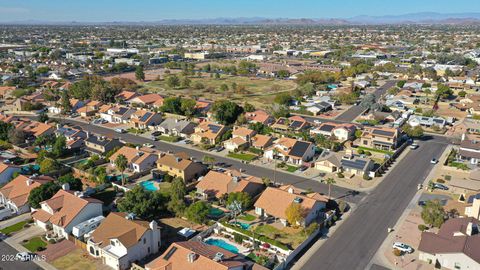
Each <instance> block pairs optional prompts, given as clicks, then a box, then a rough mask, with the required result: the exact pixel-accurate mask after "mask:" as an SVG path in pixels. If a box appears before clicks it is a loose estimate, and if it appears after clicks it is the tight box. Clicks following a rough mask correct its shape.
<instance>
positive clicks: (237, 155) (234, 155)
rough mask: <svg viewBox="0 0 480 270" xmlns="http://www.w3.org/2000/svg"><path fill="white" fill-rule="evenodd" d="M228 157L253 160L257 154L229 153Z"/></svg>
mask: <svg viewBox="0 0 480 270" xmlns="http://www.w3.org/2000/svg"><path fill="white" fill-rule="evenodd" d="M227 157H231V158H236V159H240V160H245V161H252V160H254V159H255V158H256V157H257V156H256V155H254V154H247V153H229V154H228V155H227Z"/></svg>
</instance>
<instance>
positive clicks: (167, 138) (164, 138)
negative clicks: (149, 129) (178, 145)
mask: <svg viewBox="0 0 480 270" xmlns="http://www.w3.org/2000/svg"><path fill="white" fill-rule="evenodd" d="M157 138H158V139H159V140H162V141H166V142H178V141H179V140H180V137H177V136H165V135H161V136H158V137H157Z"/></svg>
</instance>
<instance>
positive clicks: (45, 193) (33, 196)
mask: <svg viewBox="0 0 480 270" xmlns="http://www.w3.org/2000/svg"><path fill="white" fill-rule="evenodd" d="M59 190H60V186H59V185H57V184H56V183H54V182H48V183H45V184H43V185H41V186H39V187H36V188H34V189H32V191H30V194H29V195H28V204H29V205H30V207H32V208H34V209H38V208H40V202H43V201H45V200H48V199H50V198H52V197H53V195H55V193H57V192H58V191H59Z"/></svg>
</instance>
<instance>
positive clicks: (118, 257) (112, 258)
mask: <svg viewBox="0 0 480 270" xmlns="http://www.w3.org/2000/svg"><path fill="white" fill-rule="evenodd" d="M160 245H161V238H160V227H159V226H158V225H157V222H155V221H154V220H153V221H151V222H148V221H143V220H137V219H135V217H134V216H133V215H132V214H127V213H123V212H111V213H110V214H109V215H108V216H107V217H106V218H105V219H104V220H103V221H102V223H101V224H100V226H98V228H96V229H95V230H94V231H93V233H91V235H90V237H89V238H88V240H87V251H88V252H89V253H90V255H91V256H93V257H95V258H101V259H102V262H103V263H104V264H106V265H108V266H110V267H111V268H113V269H117V270H124V269H129V268H130V266H131V264H132V262H135V261H139V260H142V259H143V258H145V257H147V256H149V255H151V254H155V253H157V252H158V250H159V248H160Z"/></svg>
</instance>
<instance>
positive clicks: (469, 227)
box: [465, 222, 473, 236]
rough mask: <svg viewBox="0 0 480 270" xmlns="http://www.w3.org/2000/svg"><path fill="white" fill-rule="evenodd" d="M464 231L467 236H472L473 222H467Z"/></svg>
mask: <svg viewBox="0 0 480 270" xmlns="http://www.w3.org/2000/svg"><path fill="white" fill-rule="evenodd" d="M465 233H466V234H467V235H469V236H472V234H473V223H472V222H468V225H467V229H466V232H465Z"/></svg>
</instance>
